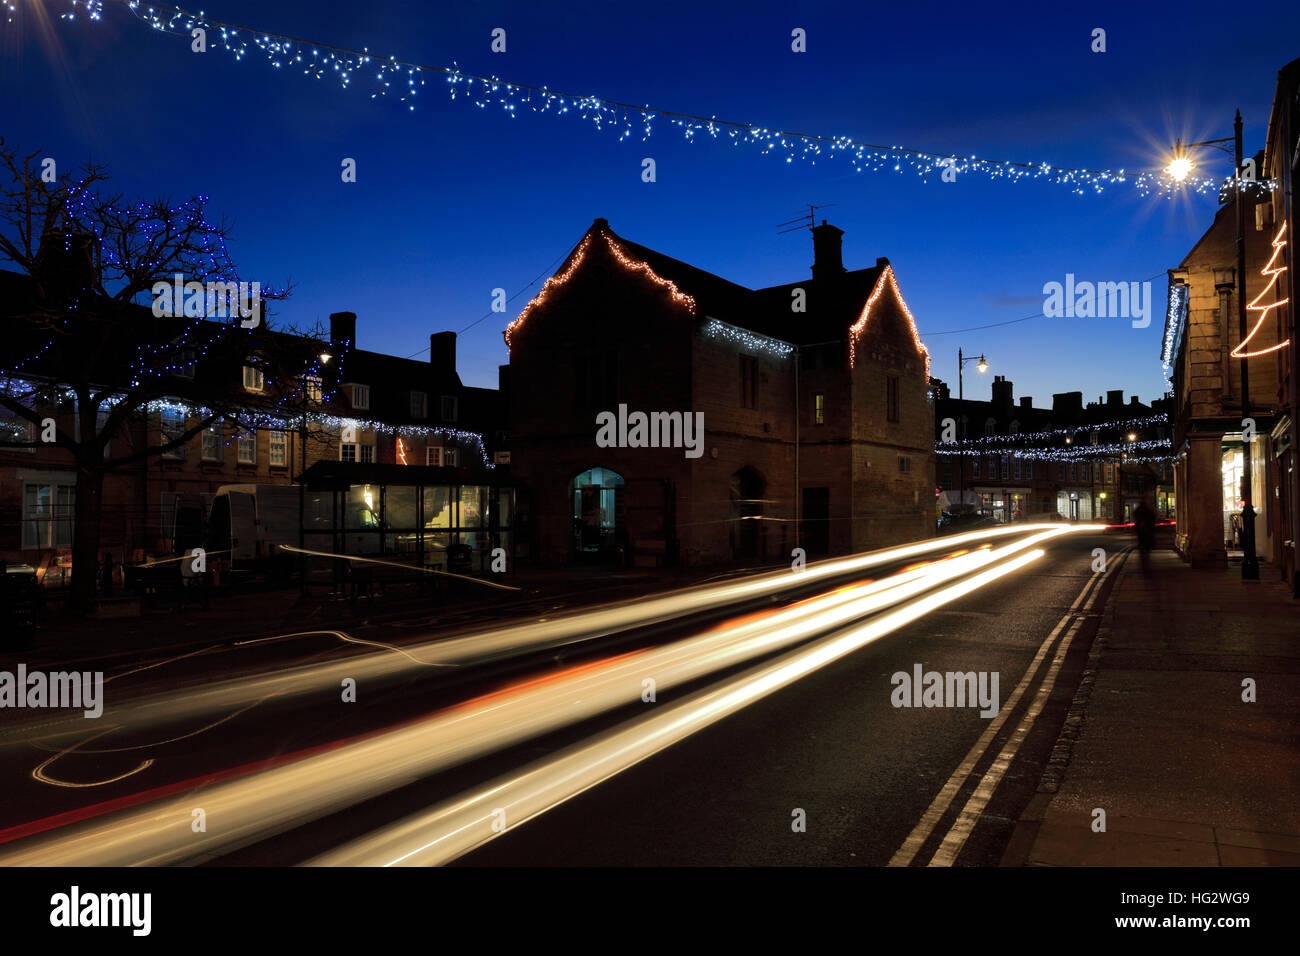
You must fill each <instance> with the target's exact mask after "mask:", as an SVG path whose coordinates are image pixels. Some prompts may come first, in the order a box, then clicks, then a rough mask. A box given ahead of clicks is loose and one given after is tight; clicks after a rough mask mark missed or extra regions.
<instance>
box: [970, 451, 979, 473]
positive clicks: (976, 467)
mask: <svg viewBox="0 0 1300 956" xmlns="http://www.w3.org/2000/svg"><path fill="white" fill-rule="evenodd" d="M971 466H972V467H971V477H972V478H978V477H979V476H980V456H979V455H976V456H975V457H974V458H972V459H971Z"/></svg>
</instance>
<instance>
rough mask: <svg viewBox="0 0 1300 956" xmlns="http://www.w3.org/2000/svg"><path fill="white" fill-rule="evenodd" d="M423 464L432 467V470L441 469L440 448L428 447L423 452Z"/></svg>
mask: <svg viewBox="0 0 1300 956" xmlns="http://www.w3.org/2000/svg"><path fill="white" fill-rule="evenodd" d="M424 463H425V464H426V465H432V466H433V467H434V468H441V467H442V447H441V446H438V447H436V448H435V447H433V446H430V447H428V448H426V449H425V450H424Z"/></svg>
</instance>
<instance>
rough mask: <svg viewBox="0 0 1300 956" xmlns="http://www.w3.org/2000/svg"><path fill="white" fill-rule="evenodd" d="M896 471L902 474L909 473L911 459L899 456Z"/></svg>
mask: <svg viewBox="0 0 1300 956" xmlns="http://www.w3.org/2000/svg"><path fill="white" fill-rule="evenodd" d="M898 470H899V471H900V472H901V473H903V474H907V473H908V472H910V471H911V470H912V459H910V458H908V457H907V456H906V455H899V456H898Z"/></svg>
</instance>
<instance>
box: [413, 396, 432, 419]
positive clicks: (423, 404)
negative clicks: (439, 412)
mask: <svg viewBox="0 0 1300 956" xmlns="http://www.w3.org/2000/svg"><path fill="white" fill-rule="evenodd" d="M411 417H412V418H428V417H429V396H428V395H426V394H425V393H424V392H412V393H411Z"/></svg>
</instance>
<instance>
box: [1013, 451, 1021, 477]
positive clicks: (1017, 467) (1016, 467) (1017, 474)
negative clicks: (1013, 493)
mask: <svg viewBox="0 0 1300 956" xmlns="http://www.w3.org/2000/svg"><path fill="white" fill-rule="evenodd" d="M1014 458H1015V465H1014V466H1013V474H1014V475H1015V479H1016V481H1019V480H1020V456H1019V455H1015V456H1014Z"/></svg>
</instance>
